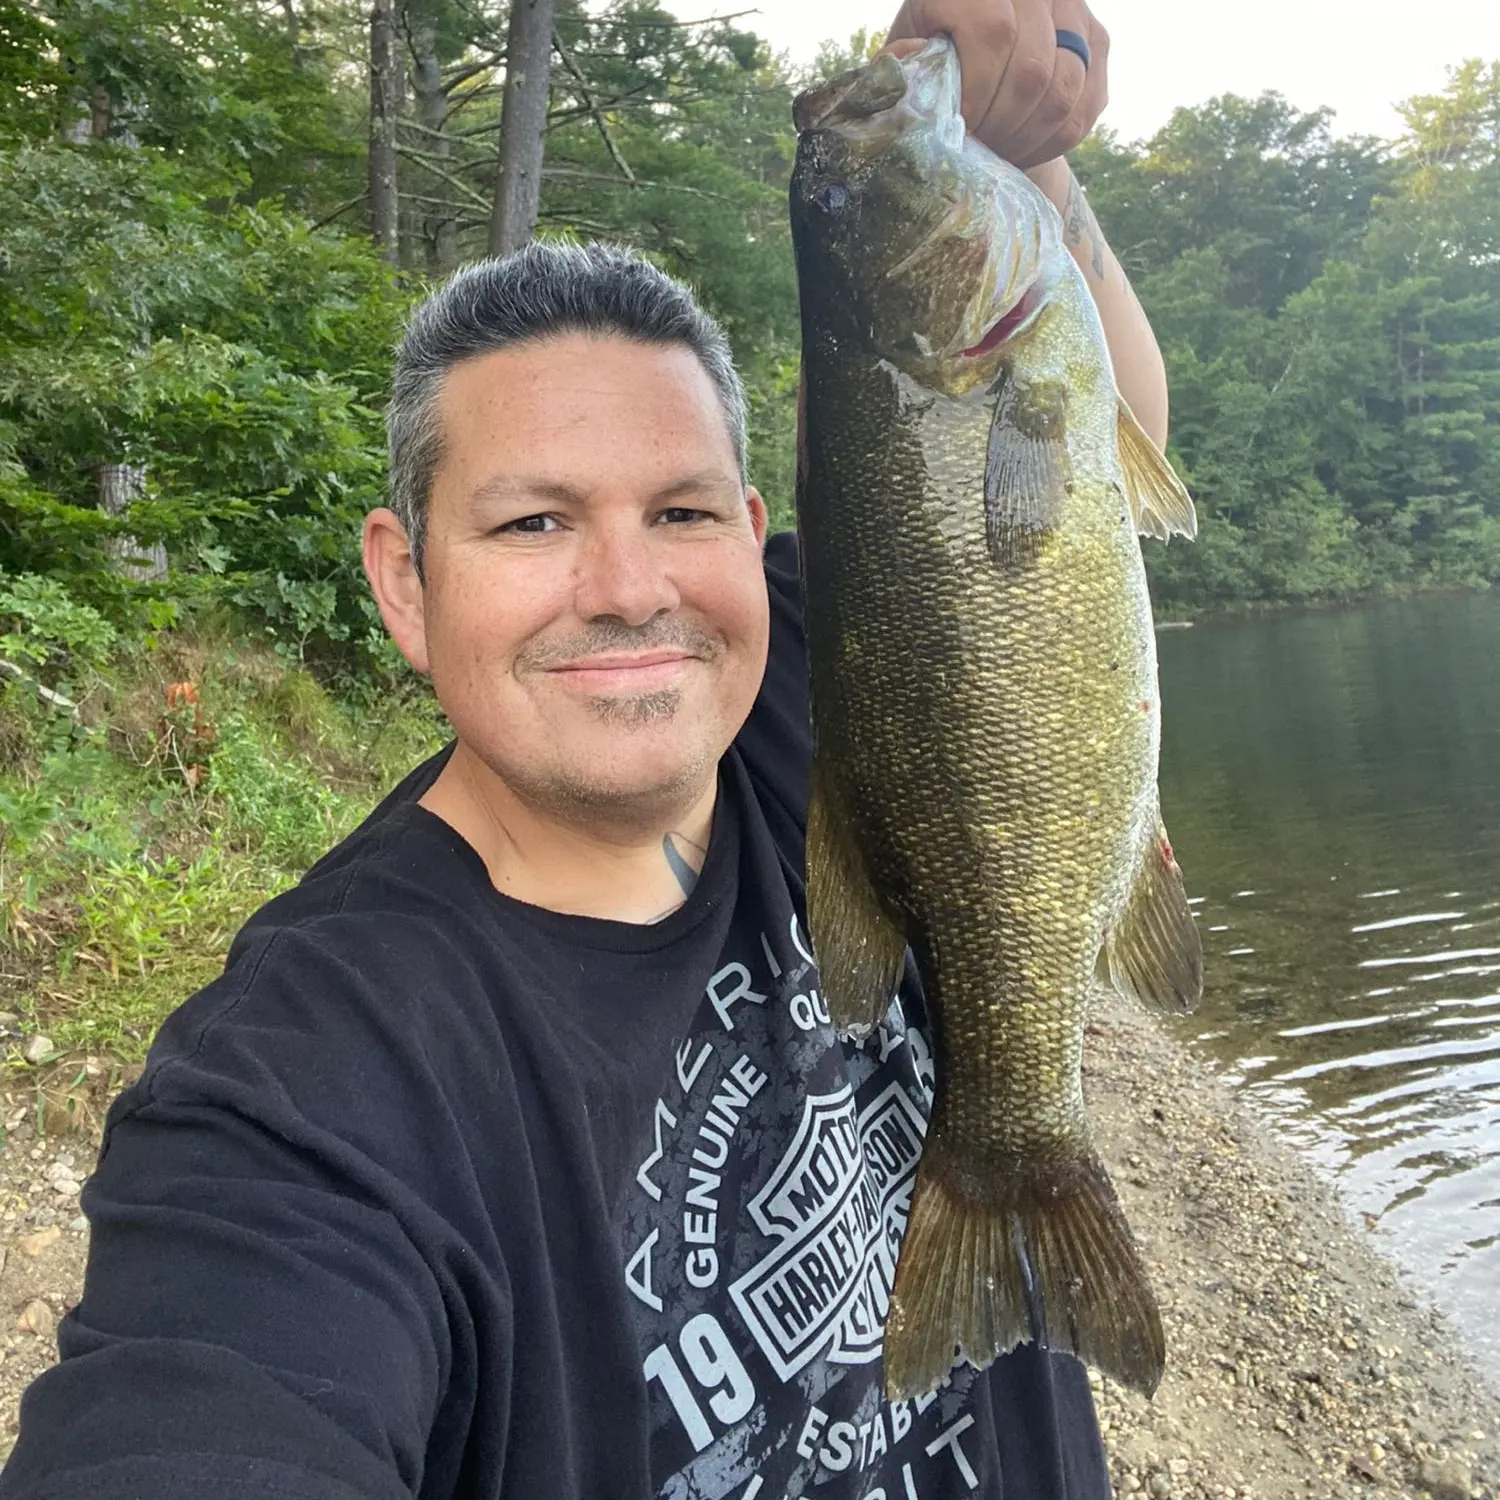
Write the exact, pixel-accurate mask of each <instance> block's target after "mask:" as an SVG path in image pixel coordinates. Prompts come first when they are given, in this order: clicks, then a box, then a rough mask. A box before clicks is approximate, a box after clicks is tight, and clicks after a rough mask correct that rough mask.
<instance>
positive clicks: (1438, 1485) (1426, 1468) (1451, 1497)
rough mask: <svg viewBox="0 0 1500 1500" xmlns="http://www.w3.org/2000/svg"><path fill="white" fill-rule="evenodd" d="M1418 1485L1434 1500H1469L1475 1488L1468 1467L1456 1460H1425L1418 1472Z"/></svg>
mask: <svg viewBox="0 0 1500 1500" xmlns="http://www.w3.org/2000/svg"><path fill="white" fill-rule="evenodd" d="M1417 1483H1418V1484H1419V1485H1421V1487H1422V1488H1423V1489H1424V1490H1426V1491H1427V1493H1428V1494H1429V1495H1431V1496H1432V1500H1469V1496H1470V1494H1471V1492H1472V1491H1473V1488H1474V1480H1473V1476H1472V1475H1471V1474H1470V1472H1469V1469H1468V1466H1467V1465H1466V1464H1462V1463H1460V1462H1459V1461H1458V1460H1457V1459H1456V1458H1424V1459H1423V1460H1422V1464H1421V1467H1420V1468H1419V1469H1418V1470H1417Z"/></svg>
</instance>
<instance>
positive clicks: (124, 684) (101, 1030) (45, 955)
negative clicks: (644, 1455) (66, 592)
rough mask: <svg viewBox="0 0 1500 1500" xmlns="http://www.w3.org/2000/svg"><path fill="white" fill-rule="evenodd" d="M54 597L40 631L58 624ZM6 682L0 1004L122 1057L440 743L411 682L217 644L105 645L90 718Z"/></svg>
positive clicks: (1, 734)
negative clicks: (189, 683) (177, 681)
mask: <svg viewBox="0 0 1500 1500" xmlns="http://www.w3.org/2000/svg"><path fill="white" fill-rule="evenodd" d="M56 606H57V601H56V600H49V601H48V618H50V619H51V620H53V621H54V626H53V630H54V632H55V633H54V636H53V637H52V638H53V639H59V638H61V636H62V634H63V624H64V623H65V622H66V621H67V619H68V616H67V613H66V609H65V608H64V609H63V610H62V612H61V613H60V612H59V610H58V608H57V607H56ZM66 638H67V639H69V640H71V641H73V642H74V643H75V647H76V649H78V650H80V651H81V650H83V649H85V648H84V646H82V645H79V644H78V643H79V642H80V641H85V642H87V641H92V640H93V639H94V637H93V636H92V634H90V633H89V632H87V631H85V632H84V634H83V635H82V636H80V634H79V632H78V631H77V630H76V629H73V628H71V627H70V628H69V629H68V631H67V632H66ZM185 670H201V671H202V672H203V673H204V674H205V675H204V677H203V680H201V681H200V682H199V683H198V685H197V687H196V688H195V689H194V696H193V697H192V698H191V699H184V698H182V697H181V696H178V697H176V698H174V696H173V694H172V693H171V692H164V679H165V678H166V677H168V676H172V677H175V676H176V674H178V673H180V672H183V671H185ZM18 688H19V684H11V685H10V687H9V688H3V687H0V752H7V753H3V754H0V957H3V959H4V960H5V961H4V963H3V964H0V973H3V974H4V975H5V976H6V978H7V979H8V980H10V981H13V980H15V979H16V978H17V977H18V975H19V976H20V977H21V978H22V979H23V981H25V984H24V988H23V989H22V990H21V991H20V992H19V993H15V994H7V993H5V992H4V989H3V987H0V1003H3V1005H4V1007H5V1008H6V1009H10V1010H20V1011H22V1012H25V1013H28V1014H29V1013H30V1012H31V1010H32V1009H33V1008H34V1007H35V1006H36V1005H37V1003H38V996H39V995H40V994H41V993H42V992H43V991H45V993H46V995H47V996H51V999H50V1000H49V1001H48V1002H47V1003H48V1005H49V1014H48V1015H47V1016H46V1017H45V1026H46V1029H47V1033H48V1035H50V1036H52V1037H53V1038H54V1040H56V1041H57V1042H59V1044H60V1045H62V1046H64V1047H69V1046H74V1045H86V1046H90V1047H98V1046H101V1045H107V1046H109V1047H111V1048H113V1049H115V1050H117V1051H120V1052H123V1053H125V1054H127V1055H137V1054H139V1053H140V1051H141V1050H142V1049H143V1048H144V1046H145V1044H146V1042H147V1041H148V1040H149V1038H150V1035H151V1033H152V1031H154V1029H155V1026H156V1024H157V1023H158V1022H159V1021H160V1019H161V1017H162V1016H163V1015H164V1014H165V1013H166V1011H167V1010H168V1009H170V1008H171V1007H172V1006H174V1005H176V1004H177V1003H179V1002H180V1001H181V1000H182V998H183V997H184V994H185V993H186V988H185V986H187V985H189V984H191V983H203V982H206V981H207V980H208V979H209V978H211V977H212V975H213V973H214V971H215V970H216V968H217V967H218V965H219V964H220V963H222V960H223V954H224V949H225V947H226V945H227V943H228V940H229V938H230V937H231V935H232V934H233V932H234V931H235V929H236V928H237V927H238V926H239V924H240V923H241V922H242V921H243V920H244V918H245V917H246V916H247V915H249V913H250V912H251V911H252V910H254V909H255V908H256V907H257V906H259V905H260V904H261V903H262V902H263V901H264V900H265V899H266V898H267V896H269V895H271V894H273V893H274V892H275V891H277V890H279V889H281V888H282V887H284V886H286V885H287V884H289V883H290V882H291V881H293V880H295V879H296V878H297V877H298V876H299V875H300V874H301V873H302V872H303V871H304V870H305V869H306V868H307V866H308V865H310V864H311V863H312V862H313V861H314V860H315V859H317V858H318V857H319V856H320V855H321V854H322V853H324V852H325V850H326V849H327V848H328V847H329V846H330V845H331V844H333V843H334V842H336V841H337V840H338V839H339V838H340V837H342V836H343V835H344V834H345V833H347V832H348V831H349V830H350V829H351V828H352V827H353V826H354V824H355V823H357V822H358V821H359V819H360V818H362V817H363V816H364V815H365V813H366V812H367V811H368V810H369V808H370V807H371V806H372V805H373V803H374V802H375V801H377V800H378V798H379V797H380V795H381V794H382V793H383V792H384V790H385V789H386V787H387V786H388V785H389V784H390V782H391V780H393V779H394V777H395V776H396V775H397V774H399V773H400V772H404V771H405V770H407V769H409V768H410V766H411V765H412V764H413V763H414V762H415V761H417V760H418V759H420V758H421V757H422V756H423V755H425V754H428V753H430V752H431V750H432V749H433V748H435V746H436V744H437V742H438V740H439V738H440V721H439V719H438V717H437V715H436V714H435V712H434V709H433V706H432V705H431V703H430V700H428V699H427V698H426V697H425V695H416V694H413V693H412V692H410V691H405V692H395V691H393V692H388V693H386V694H384V695H382V696H380V697H378V698H376V699H375V700H373V701H372V702H371V703H369V704H361V703H359V702H354V701H349V700H347V699H339V698H337V697H334V696H332V695H331V694H330V693H329V692H328V691H327V690H326V689H325V688H323V687H322V686H320V685H319V684H318V683H317V682H316V681H315V680H314V679H313V678H312V677H311V676H310V675H308V674H307V673H306V672H305V671H302V670H300V669H297V668H289V667H287V666H286V664H285V663H284V661H283V660H282V659H281V658H279V657H277V656H275V655H274V654H272V653H269V652H267V651H265V650H264V649H262V648H246V647H240V648H239V649H238V650H229V649H226V648H225V645H224V643H223V642H222V641H210V640H203V641H193V640H191V639H185V638H180V637H173V638H165V637H164V638H163V639H162V640H161V641H159V642H158V643H157V645H156V646H154V647H145V646H140V647H136V648H134V649H127V650H124V651H123V652H122V651H116V652H115V653H114V655H113V657H112V658H111V660H110V662H109V664H108V666H107V668H105V669H104V670H103V674H102V676H101V677H100V679H99V680H98V682H97V690H98V696H99V698H100V699H101V703H102V710H101V712H100V714H99V716H98V717H97V719H95V720H92V721H90V720H87V719H85V720H79V719H76V718H75V717H74V716H72V715H66V714H64V715H59V714H58V713H56V712H55V711H54V710H51V709H49V707H48V705H46V704H45V703H43V702H41V701H39V700H38V699H36V698H35V697H34V696H29V695H25V694H24V693H20V692H18V691H17V689H18ZM200 694H201V696H199V695H200ZM174 702H175V703H176V704H177V706H176V707H174V706H173V704H174ZM18 726H21V727H22V728H23V729H24V732H18ZM7 747H8V751H7Z"/></svg>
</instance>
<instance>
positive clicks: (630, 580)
mask: <svg viewBox="0 0 1500 1500" xmlns="http://www.w3.org/2000/svg"><path fill="white" fill-rule="evenodd" d="M665 550H666V549H664V548H663V547H662V546H661V544H660V542H659V540H657V539H656V538H655V537H653V535H652V533H651V531H650V530H648V529H646V528H644V527H642V526H641V525H640V523H639V522H634V523H627V524H625V525H602V526H595V527H592V528H590V531H589V535H588V537H587V539H586V541H585V544H584V546H583V548H582V550H581V552H580V554H579V565H578V603H577V609H578V613H579V615H580V617H582V618H583V619H586V620H587V619H597V618H599V617H600V616H603V615H612V616H614V617H615V618H617V619H620V620H623V621H624V622H625V623H626V624H627V625H644V624H645V623H646V622H647V621H648V620H650V619H652V618H653V617H654V616H656V615H659V614H663V613H670V612H671V611H672V610H674V609H676V608H677V606H678V605H679V604H680V603H681V597H680V595H679V594H678V591H677V587H676V585H675V584H674V583H673V582H672V579H671V576H670V574H669V572H668V570H667V568H666V566H665V558H664V557H663V555H662V554H663V553H664V551H665Z"/></svg>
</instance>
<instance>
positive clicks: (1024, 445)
mask: <svg viewBox="0 0 1500 1500" xmlns="http://www.w3.org/2000/svg"><path fill="white" fill-rule="evenodd" d="M1065 401H1066V393H1065V392H1064V391H1063V390H1062V388H1061V387H1060V386H1058V385H1056V384H1054V383H1052V382H1049V381H1035V380H1033V381H1026V380H1020V379H1017V378H1016V377H1015V376H1014V375H1011V374H1008V373H1007V374H1002V375H1001V377H1000V382H999V384H998V386H997V389H996V400H995V415H994V417H993V419H992V420H991V422H990V441H989V450H988V452H987V453H986V455H985V462H984V527H985V536H986V539H987V540H988V542H989V548H990V556H991V557H992V558H994V560H995V561H996V562H997V563H999V564H1001V565H1002V566H1005V565H1007V564H1010V563H1015V562H1028V561H1030V560H1031V559H1033V558H1035V557H1036V555H1037V549H1038V547H1039V546H1040V544H1041V541H1042V538H1043V537H1044V536H1046V534H1047V533H1048V532H1051V531H1056V530H1057V528H1058V526H1059V525H1060V524H1061V522H1062V508H1063V500H1064V499H1065V498H1066V496H1067V492H1068V484H1069V481H1070V480H1071V477H1072V466H1071V464H1070V463H1069V461H1068V449H1067V444H1066V443H1065V441H1064V435H1065V432H1066V426H1065V422H1064V411H1065Z"/></svg>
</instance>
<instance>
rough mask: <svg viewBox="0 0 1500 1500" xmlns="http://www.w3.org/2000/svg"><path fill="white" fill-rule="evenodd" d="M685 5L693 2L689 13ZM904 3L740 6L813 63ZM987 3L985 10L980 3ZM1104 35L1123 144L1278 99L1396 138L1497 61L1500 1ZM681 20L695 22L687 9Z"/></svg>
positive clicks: (1203, 14) (1347, 2) (1175, 19)
mask: <svg viewBox="0 0 1500 1500" xmlns="http://www.w3.org/2000/svg"><path fill="white" fill-rule="evenodd" d="M686 3H687V4H691V3H692V0H686ZM898 3H899V0H738V3H735V4H732V5H731V4H724V3H722V0H721V3H720V4H719V5H718V6H717V8H715V7H713V6H709V5H704V6H703V8H702V9H701V10H699V11H695V12H694V14H695V15H710V14H714V13H716V10H717V13H720V14H723V13H727V12H728V11H730V10H736V11H737V10H740V9H742V8H745V7H746V6H750V5H754V6H756V7H757V9H758V14H756V15H752V16H746V17H744V18H743V19H742V20H741V22H740V24H741V25H742V26H746V27H748V28H749V29H751V30H753V31H758V32H759V33H760V34H761V35H762V36H764V37H766V38H767V39H768V40H769V41H770V42H771V45H772V46H773V48H775V49H777V50H782V49H785V50H786V51H787V52H789V53H790V54H791V55H792V57H793V59H794V60H796V61H799V62H801V61H811V59H812V57H813V54H814V53H815V52H816V51H817V47H818V43H819V42H820V41H822V40H823V39H824V38H826V37H834V38H837V39H838V40H840V41H843V40H846V39H847V38H848V37H849V36H850V35H851V34H852V33H853V32H855V31H856V30H858V29H859V28H860V27H861V26H865V27H869V28H870V29H872V30H876V29H883V28H884V27H886V26H888V25H889V24H890V22H891V20H892V18H893V17H894V15H895V13H896V8H897V4H898ZM976 3H982V0H976ZM1090 4H1091V9H1092V10H1093V12H1094V14H1095V15H1096V16H1097V17H1098V18H1099V19H1100V20H1101V21H1102V22H1103V23H1104V24H1105V25H1106V26H1107V27H1108V28H1109V34H1110V61H1109V94H1110V104H1109V108H1108V109H1107V110H1106V111H1105V112H1104V115H1103V118H1102V121H1101V123H1103V124H1106V125H1109V126H1111V127H1112V128H1113V129H1114V130H1115V131H1116V132H1117V133H1118V134H1119V135H1120V136H1121V138H1122V139H1124V140H1135V139H1139V138H1142V137H1144V136H1148V135H1150V134H1151V133H1152V132H1153V131H1155V130H1156V129H1157V128H1158V127H1159V126H1161V125H1163V124H1165V123H1166V120H1167V117H1168V116H1169V115H1170V114H1171V112H1172V111H1173V109H1175V108H1176V107H1177V106H1178V105H1180V104H1198V103H1201V102H1202V101H1203V100H1205V99H1210V98H1212V97H1213V96H1214V95H1215V94H1224V93H1233V94H1248V95H1255V94H1259V93H1262V92H1264V91H1265V90H1266V89H1276V90H1278V91H1279V92H1280V93H1282V94H1284V95H1285V96H1286V97H1287V98H1288V99H1290V100H1291V102H1292V103H1293V104H1295V105H1297V106H1298V107H1300V108H1302V109H1316V108H1318V107H1320V106H1322V105H1325V104H1326V105H1331V106H1332V107H1333V108H1334V109H1335V110H1336V111H1337V117H1336V119H1335V121H1334V128H1335V130H1336V132H1337V133H1339V134H1344V135H1354V134H1367V135H1378V136H1384V137H1388V138H1392V137H1395V136H1396V135H1398V134H1399V133H1400V130H1401V122H1400V119H1399V117H1398V116H1397V114H1396V112H1395V110H1394V109H1393V108H1392V105H1393V104H1394V102H1395V101H1397V100H1400V99H1406V98H1409V97H1410V96H1411V95H1413V94H1428V93H1435V92H1436V91H1437V90H1438V89H1440V88H1441V87H1442V86H1443V83H1444V81H1445V79H1446V76H1447V74H1446V69H1447V68H1448V67H1450V66H1452V65H1453V64H1455V63H1458V62H1460V61H1462V60H1463V59H1464V58H1466V57H1482V58H1484V59H1485V60H1486V61H1495V60H1500V0H1418V3H1416V4H1413V3H1412V0H1404V3H1400V4H1397V3H1392V0H1209V3H1207V4H1205V0H1090ZM676 9H677V12H678V14H680V15H684V16H686V15H687V14H688V11H687V10H686V9H684V8H683V6H682V4H681V3H679V5H678V6H677V7H676Z"/></svg>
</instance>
